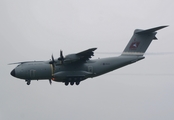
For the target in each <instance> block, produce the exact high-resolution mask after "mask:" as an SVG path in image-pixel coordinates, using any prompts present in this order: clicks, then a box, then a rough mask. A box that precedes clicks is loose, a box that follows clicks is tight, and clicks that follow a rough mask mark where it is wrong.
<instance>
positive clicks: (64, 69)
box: [14, 55, 144, 82]
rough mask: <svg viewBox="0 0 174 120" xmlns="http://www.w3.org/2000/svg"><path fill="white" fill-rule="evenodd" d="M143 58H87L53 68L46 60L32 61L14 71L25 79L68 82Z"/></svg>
mask: <svg viewBox="0 0 174 120" xmlns="http://www.w3.org/2000/svg"><path fill="white" fill-rule="evenodd" d="M143 58H144V57H143V56H124V55H121V56H118V57H110V58H102V59H95V60H88V61H86V62H85V63H76V64H57V65H55V69H54V70H53V66H52V65H51V64H49V62H48V61H33V62H26V63H22V64H20V65H18V66H17V67H16V68H15V69H14V71H15V77H17V78H20V79H25V80H27V79H28V80H43V79H52V80H53V81H57V82H66V81H69V82H70V81H73V80H75V79H78V78H81V79H80V80H79V81H82V80H85V79H87V78H92V77H96V76H99V75H102V74H105V73H107V72H110V71H112V70H115V69H118V68H120V67H123V66H125V65H128V64H131V63H134V62H136V61H138V60H141V59H143Z"/></svg>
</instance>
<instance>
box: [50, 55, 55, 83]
mask: <svg viewBox="0 0 174 120" xmlns="http://www.w3.org/2000/svg"><path fill="white" fill-rule="evenodd" d="M49 64H51V65H52V66H53V73H54V70H55V60H54V57H53V54H52V55H51V61H50V62H49ZM49 83H50V85H51V83H52V81H51V79H49Z"/></svg>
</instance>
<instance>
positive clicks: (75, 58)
mask: <svg viewBox="0 0 174 120" xmlns="http://www.w3.org/2000/svg"><path fill="white" fill-rule="evenodd" d="M96 49H97V48H90V49H87V50H84V51H82V52H79V53H75V54H70V55H67V56H66V57H65V59H64V63H75V62H85V61H86V60H89V59H90V58H91V57H92V56H94V52H93V51H95V50H96Z"/></svg>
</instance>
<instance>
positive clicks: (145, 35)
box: [11, 26, 167, 86]
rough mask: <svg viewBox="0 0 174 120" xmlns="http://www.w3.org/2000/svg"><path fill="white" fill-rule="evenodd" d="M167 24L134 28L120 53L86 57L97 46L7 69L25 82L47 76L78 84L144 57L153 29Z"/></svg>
mask: <svg viewBox="0 0 174 120" xmlns="http://www.w3.org/2000/svg"><path fill="white" fill-rule="evenodd" d="M165 27H167V26H159V27H155V28H151V29H147V30H141V29H136V30H135V31H134V34H133V36H132V38H131V40H130V41H129V43H128V44H127V46H126V48H125V49H124V51H123V52H122V54H121V55H120V56H118V57H109V58H102V59H95V60H89V59H90V58H91V57H92V56H93V55H94V51H95V50H96V49H97V48H91V49H88V50H85V51H82V52H79V53H75V54H69V55H67V56H65V57H64V56H63V52H62V51H60V57H59V58H58V59H54V57H53V55H52V59H51V60H48V61H28V62H18V63H12V64H18V66H17V67H16V68H15V69H13V70H12V71H11V75H12V76H14V77H16V78H20V79H24V80H25V81H26V82H27V85H30V82H31V80H44V79H48V80H49V82H50V84H51V83H52V81H56V82H63V83H65V85H66V86H67V85H69V84H71V85H74V83H75V84H76V85H79V84H80V82H81V81H83V80H85V79H87V78H93V77H97V76H99V75H102V74H105V73H107V72H110V71H113V70H115V69H118V68H120V67H123V66H126V65H129V64H132V63H134V62H137V61H139V60H142V59H144V58H145V57H144V56H143V55H144V53H145V51H146V50H147V48H148V46H149V45H150V43H151V41H152V40H157V38H156V37H155V35H156V34H157V32H156V31H157V30H160V29H162V28H165Z"/></svg>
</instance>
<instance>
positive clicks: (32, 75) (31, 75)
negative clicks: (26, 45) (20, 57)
mask: <svg viewBox="0 0 174 120" xmlns="http://www.w3.org/2000/svg"><path fill="white" fill-rule="evenodd" d="M35 74H36V70H30V77H31V78H34V77H35Z"/></svg>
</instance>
